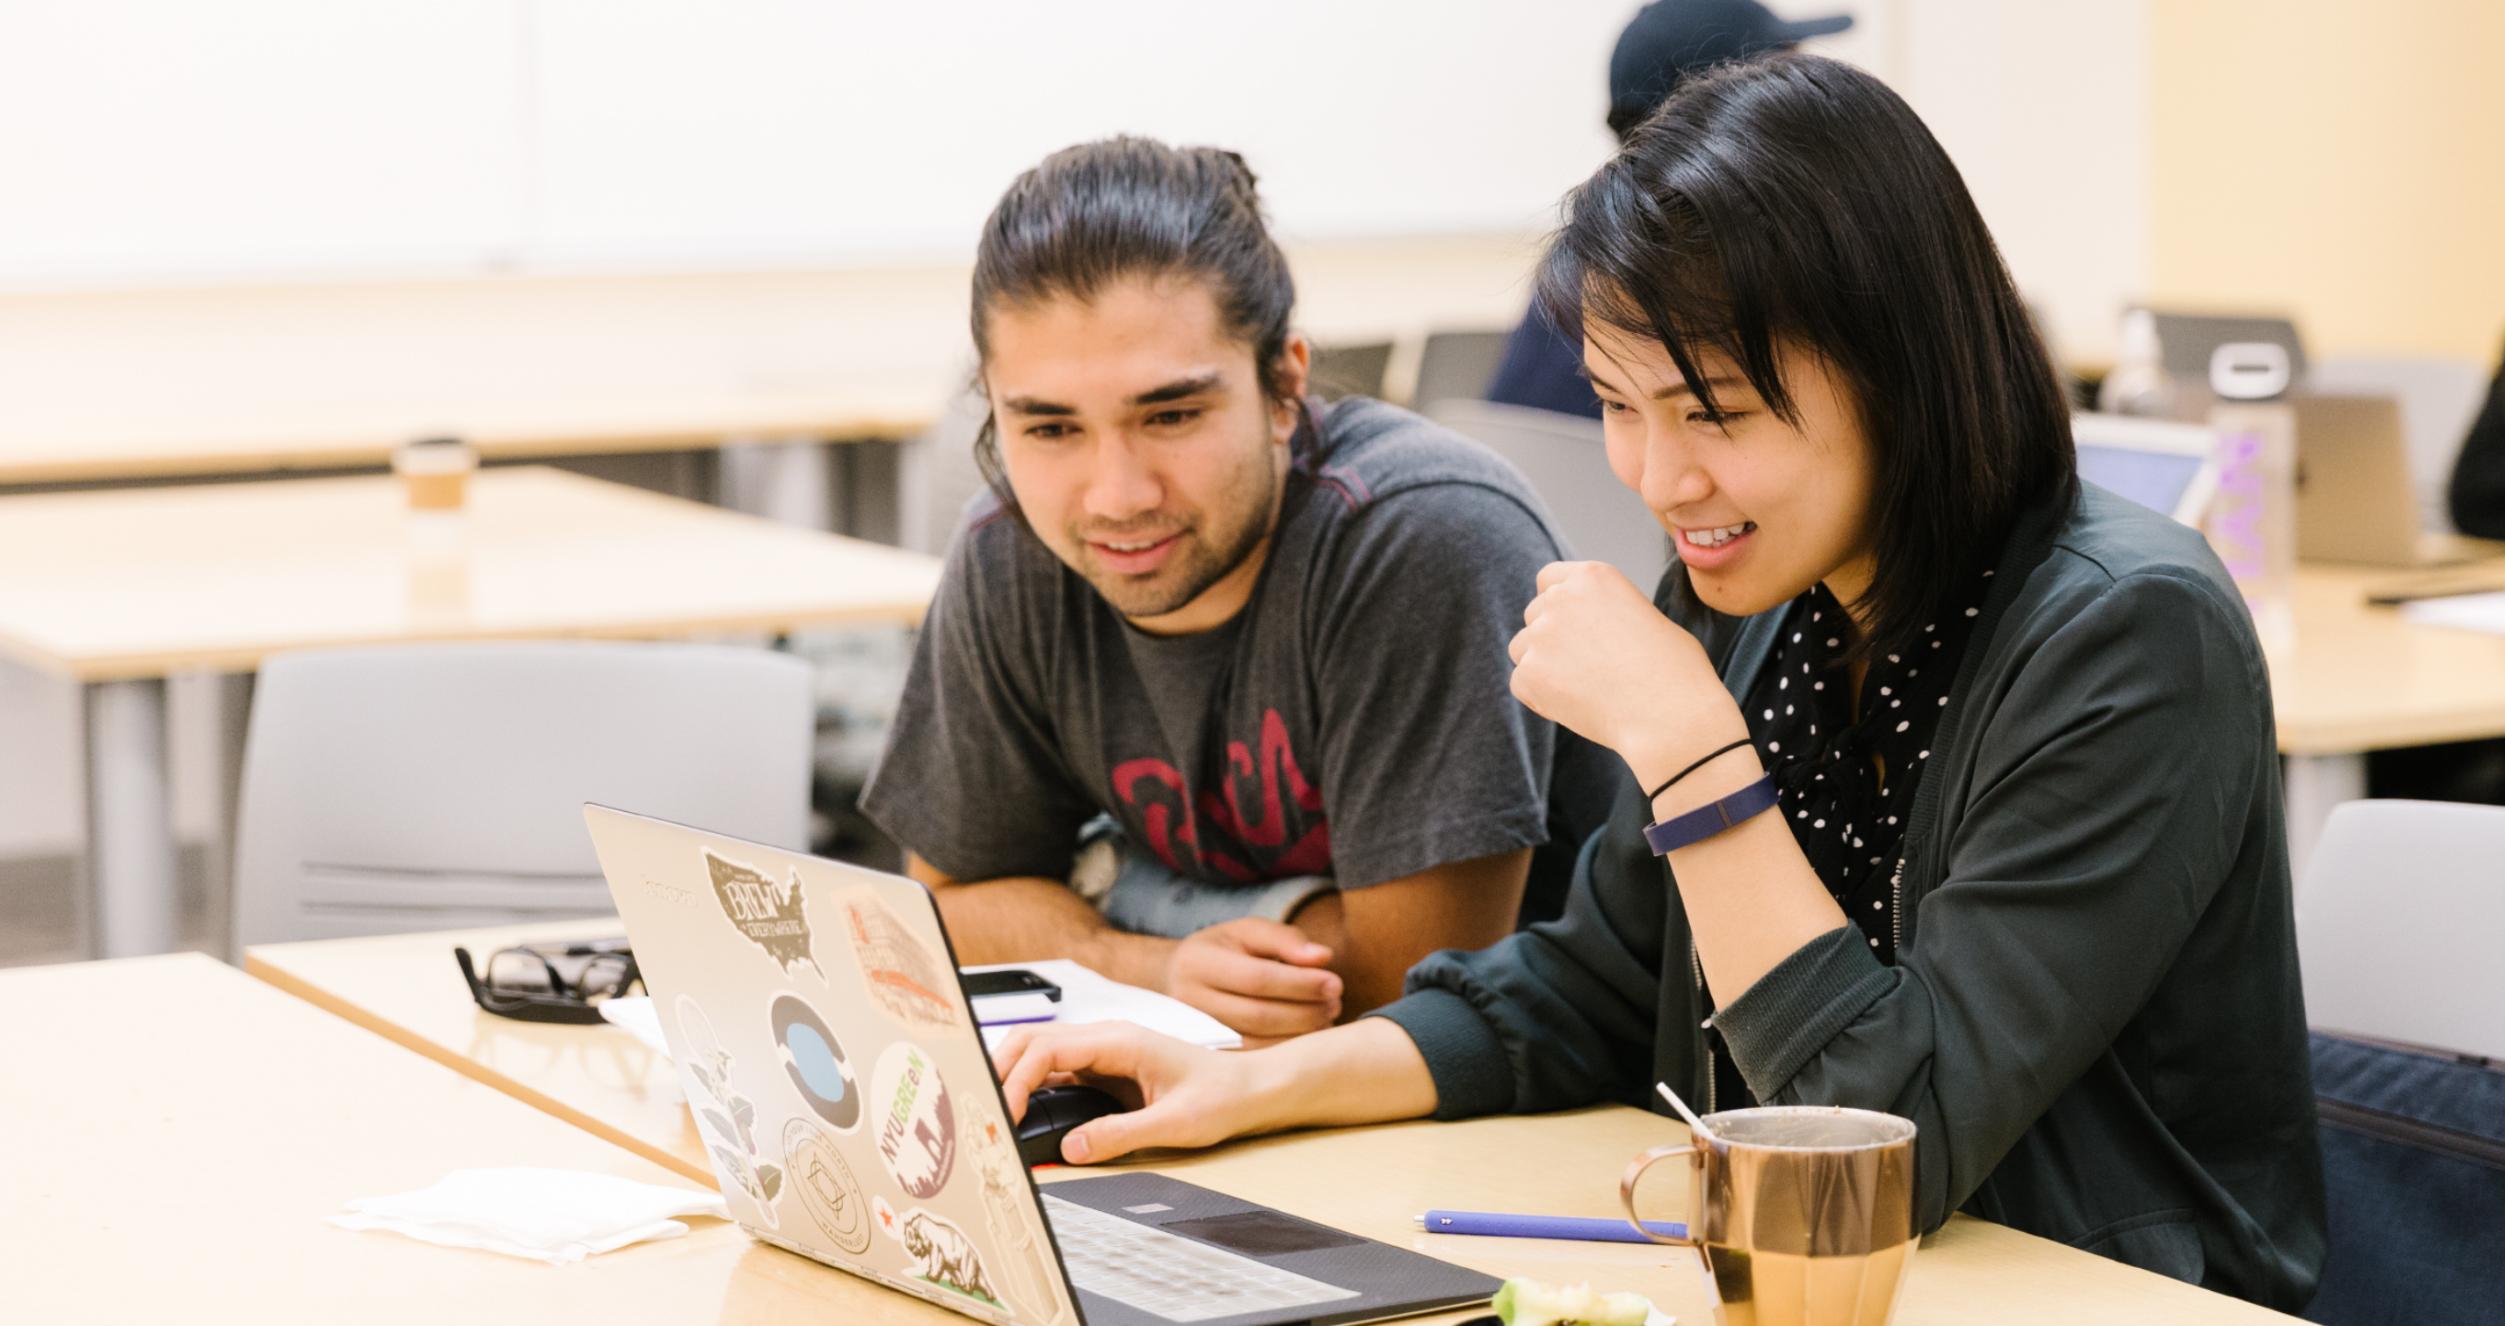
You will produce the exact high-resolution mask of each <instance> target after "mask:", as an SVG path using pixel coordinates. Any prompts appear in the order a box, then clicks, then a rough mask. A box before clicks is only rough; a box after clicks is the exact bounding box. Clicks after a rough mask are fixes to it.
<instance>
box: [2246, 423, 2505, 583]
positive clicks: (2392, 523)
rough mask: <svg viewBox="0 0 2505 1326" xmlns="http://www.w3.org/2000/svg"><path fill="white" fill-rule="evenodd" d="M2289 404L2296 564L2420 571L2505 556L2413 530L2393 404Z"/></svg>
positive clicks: (2412, 501)
mask: <svg viewBox="0 0 2505 1326" xmlns="http://www.w3.org/2000/svg"><path fill="white" fill-rule="evenodd" d="M2294 404H2295V406H2296V546H2297V555H2298V556H2299V557H2301V558H2303V559H2304V560H2306V561H2311V562H2355V563H2360V564H2363V565H2367V566H2397V567H2423V566H2445V565H2450V564H2452V563H2457V562H2468V561H2475V560H2477V559H2479V558H2483V557H2495V556H2498V555H2500V554H2505V542H2497V541H2493V540H2488V539H2473V538H2466V537H2464V536H2462V535H2459V534H2444V533H2437V532H2434V531H2431V530H2428V529H2426V528H2425V527H2424V526H2423V525H2421V524H2420V523H2419V519H2418V496H2417V493H2416V491H2415V490H2414V488H2413V487H2412V485H2411V483H2410V471H2409V444H2408V440H2407V437H2406V435H2405V434H2404V433H2403V432H2402V431H2401V405H2400V402H2399V401H2398V400H2396V399H2394V398H2392V397H2390V396H2339V395H2316V394H2305V395H2299V396H2297V397H2296V398H2295V400H2294Z"/></svg>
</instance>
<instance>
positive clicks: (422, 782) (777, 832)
mask: <svg viewBox="0 0 2505 1326" xmlns="http://www.w3.org/2000/svg"><path fill="white" fill-rule="evenodd" d="M814 714H815V707H814V704H813V702H812V699H811V694H810V683H809V672H808V669H807V668H806V667H805V666H804V665H802V664H801V663H800V662H799V661H798V660H795V659H792V658H789V657H786V656H784V655H780V654H775V653H771V652H768V651H765V650H758V649H733V648H722V647H714V646H704V645H663V644H587V643H565V644H508V643H494V644H450V645H417V646H406V647H390V648H367V649H337V650H317V651H308V652H305V653H299V654H289V655H282V656H280V657H277V658H273V659H271V660H269V661H268V662H267V663H266V664H265V665H264V666H263V668H262V670H261V679H260V684H259V686H258V688H257V690H256V692H255V695H254V701H253V710H252V723H251V733H250V736H249V738H248V740H247V744H246V746H245V757H244V788H243V797H242V806H241V809H240V824H239V827H238V830H237V846H236V863H235V895H236V897H235V902H236V918H235V933H236V938H237V943H238V944H239V945H241V944H260V943H270V942H273V941H280V940H291V939H322V938H333V937H340V936H348V935H364V934H389V933H396V932H404V931H412V930H439V929H451V928H456V927H462V926H477V925H496V924H503V923H506V922H510V921H522V920H529V919H538V918H546V917H555V916H589V915H602V914H606V913H608V912H609V911H611V910H612V907H611V904H610V901H609V891H608V888H607V886H606V885H605V884H604V883H603V882H602V879H601V874H600V866H599V862H598V860H597V858H595V857H594V855H593V853H592V847H591V840H590V837H589V836H588V835H587V834H586V833H585V832H584V829H583V815H582V804H583V803H584V802H586V801H598V802H601V803H603V804H606V805H612V806H617V807H619V808H621V809H626V810H633V811H638V812H641V813H644V814H649V815H658V816H662V817H665V818H668V819H673V820H679V821H682V822H685V823H689V824H696V825H701V826H703V827H705V828H709V829H718V830H720V831H722V832H723V833H726V834H733V835H736V836H739V837H743V838H751V839H755V840H757V841H760V842H766V843H771V844H774V845H776V846H778V847H789V848H794V849H805V848H806V847H807V846H808V825H809V775H810V753H811V748H812V743H813V731H812V727H813V718H814Z"/></svg>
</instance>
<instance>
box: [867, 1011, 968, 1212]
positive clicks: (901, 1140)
mask: <svg viewBox="0 0 2505 1326" xmlns="http://www.w3.org/2000/svg"><path fill="white" fill-rule="evenodd" d="M870 1108H871V1109H872V1110H873V1111H875V1112H876V1113H875V1114H874V1115H873V1119H874V1120H875V1124H876V1127H877V1129H878V1154H879V1160H880V1162H881V1163H882V1164H884V1165H886V1166H887V1177H889V1178H891V1179H894V1180H895V1181H896V1186H897V1187H899V1188H902V1189H904V1190H905V1192H906V1193H908V1194H910V1195H912V1196H914V1197H920V1198H924V1199H926V1200H927V1199H928V1198H930V1197H932V1196H934V1195H936V1194H937V1193H938V1192H939V1190H940V1189H941V1188H943V1187H946V1186H947V1184H948V1175H949V1174H950V1173H951V1172H952V1171H953V1170H954V1169H955V1168H956V1165H957V1110H956V1106H955V1105H954V1104H953V1103H952V1102H950V1100H949V1099H948V1084H947V1083H945V1082H942V1081H940V1079H939V1068H938V1066H937V1065H935V1064H933V1063H932V1062H931V1058H930V1056H929V1055H926V1054H924V1053H922V1048H921V1047H920V1046H918V1045H915V1044H913V1043H912V1042H910V1041H897V1042H896V1043H895V1044H893V1045H890V1046H888V1047H887V1049H886V1052H885V1053H882V1054H881V1055H879V1058H878V1071H877V1072H875V1073H873V1074H871V1076H870Z"/></svg>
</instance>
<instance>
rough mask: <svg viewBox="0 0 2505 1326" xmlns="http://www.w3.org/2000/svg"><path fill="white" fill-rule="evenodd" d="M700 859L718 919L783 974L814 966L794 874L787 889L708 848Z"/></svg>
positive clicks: (797, 877) (803, 905) (821, 972)
mask: <svg viewBox="0 0 2505 1326" xmlns="http://www.w3.org/2000/svg"><path fill="white" fill-rule="evenodd" d="M704 855H705V873H706V874H708V875H710V876H712V877H713V896H714V897H715V898H717V899H719V900H720V901H721V904H722V914H723V915H725V916H728V917H729V918H731V924H732V925H734V926H736V927H738V928H739V933H741V934H743V935H746V936H747V937H748V942H750V943H752V944H755V945H756V946H757V947H759V948H761V949H764V950H765V955H766V956H767V957H769V958H772V959H774V961H775V962H776V963H777V964H778V965H780V966H781V967H782V969H783V971H784V973H785V974H786V975H788V974H790V972H791V970H792V969H793V968H794V967H797V966H799V965H800V964H802V963H804V962H805V963H808V964H809V965H810V966H812V967H817V966H818V960H817V958H816V957H814V956H812V955H811V954H810V952H809V915H808V911H807V905H806V901H805V900H804V899H803V897H802V896H801V889H800V872H799V871H797V870H795V871H793V872H792V878H791V884H790V886H789V887H781V886H777V885H776V884H775V882H774V881H773V880H771V879H768V878H766V876H765V874H764V873H763V872H762V871H759V870H757V869H756V868H755V867H753V866H745V865H741V864H740V863H739V862H737V861H733V860H730V859H728V858H726V857H720V856H716V855H714V854H713V851H712V850H711V849H710V848H708V849H706V851H705V854H704ZM818 974H819V975H821V976H823V975H825V974H826V969H825V968H823V967H819V968H818Z"/></svg>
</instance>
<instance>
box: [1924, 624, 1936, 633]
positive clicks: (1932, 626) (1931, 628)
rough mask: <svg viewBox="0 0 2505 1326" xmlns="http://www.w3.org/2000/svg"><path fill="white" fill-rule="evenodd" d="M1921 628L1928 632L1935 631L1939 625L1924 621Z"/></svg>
mask: <svg viewBox="0 0 2505 1326" xmlns="http://www.w3.org/2000/svg"><path fill="white" fill-rule="evenodd" d="M1922 629H1923V630H1924V631H1925V632H1930V631H1936V630H1938V629H1940V628H1939V626H1938V625H1937V624H1936V623H1926V624H1925V625H1924V626H1923V628H1922Z"/></svg>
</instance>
